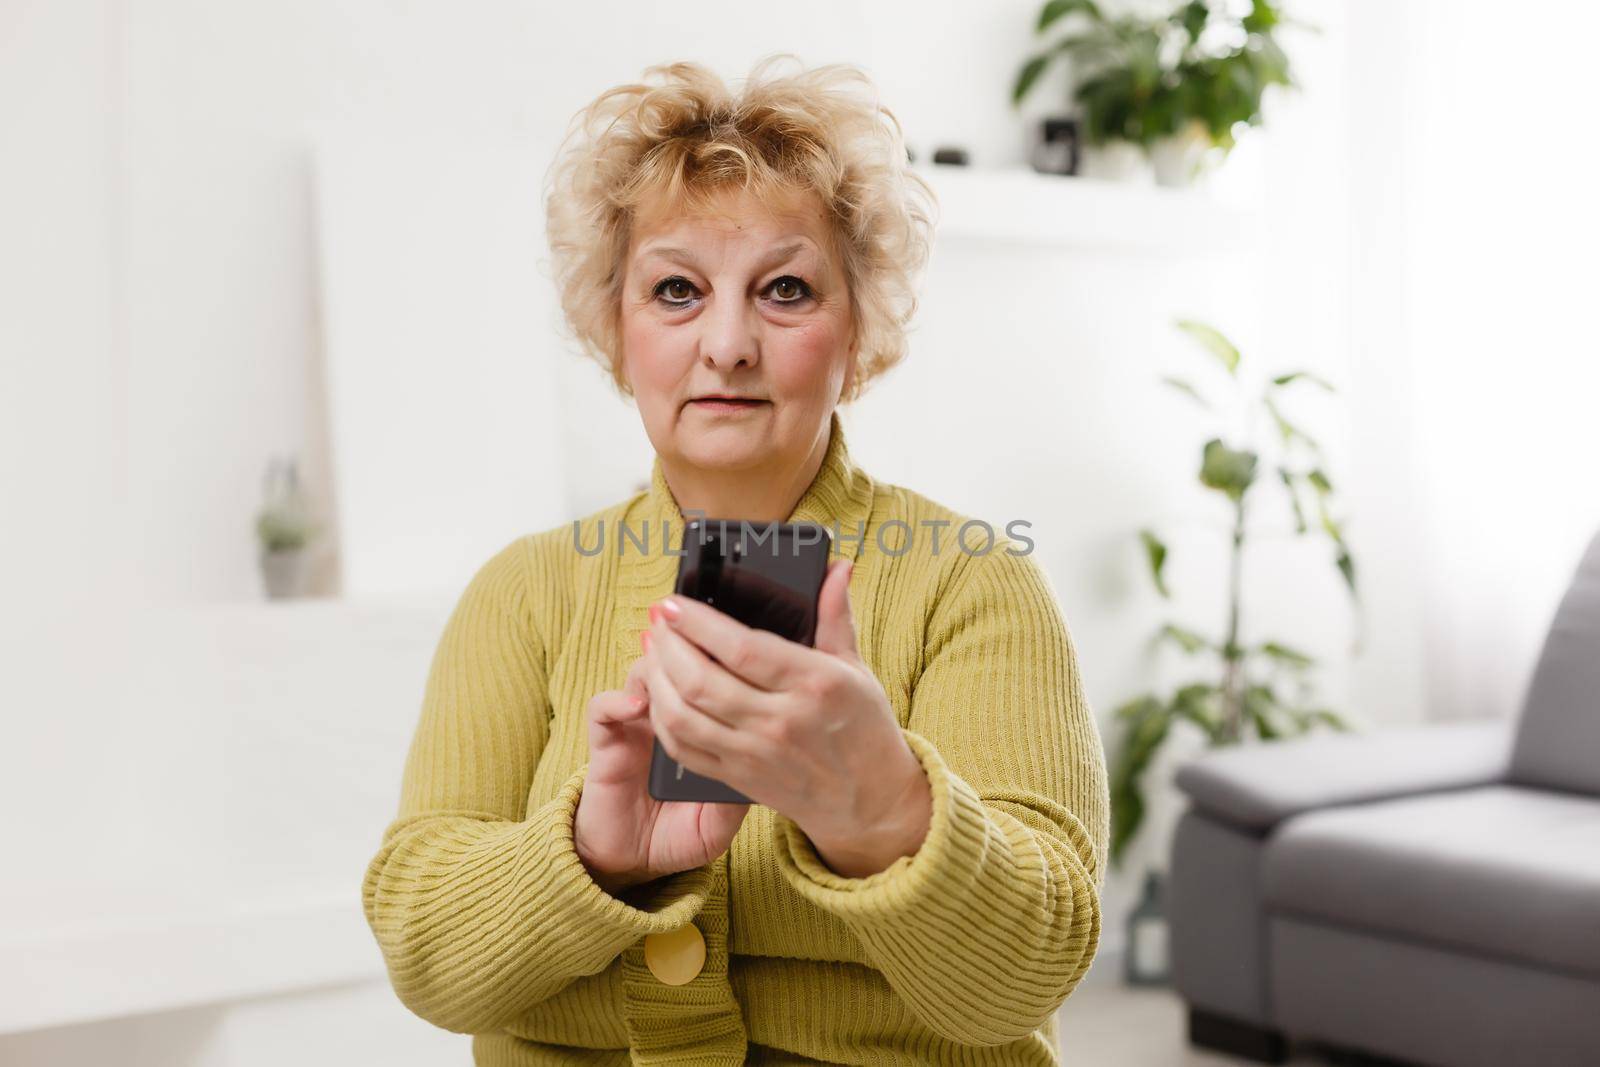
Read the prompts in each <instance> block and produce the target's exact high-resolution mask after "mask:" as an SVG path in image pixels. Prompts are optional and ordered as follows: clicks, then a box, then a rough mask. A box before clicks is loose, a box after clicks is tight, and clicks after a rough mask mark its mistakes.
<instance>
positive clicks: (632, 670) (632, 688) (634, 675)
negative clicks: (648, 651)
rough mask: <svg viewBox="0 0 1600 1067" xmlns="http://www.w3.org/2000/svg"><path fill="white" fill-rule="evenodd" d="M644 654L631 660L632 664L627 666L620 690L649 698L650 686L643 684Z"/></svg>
mask: <svg viewBox="0 0 1600 1067" xmlns="http://www.w3.org/2000/svg"><path fill="white" fill-rule="evenodd" d="M644 676H645V671H644V656H642V655H641V656H640V657H639V658H638V659H636V660H634V661H633V666H631V667H629V668H628V677H627V679H626V680H625V681H624V682H623V683H622V691H623V692H624V693H628V694H630V695H632V696H638V697H643V698H644V699H645V700H647V701H648V700H649V699H650V687H649V686H647V685H645V684H644Z"/></svg>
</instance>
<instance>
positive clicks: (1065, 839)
mask: <svg viewBox="0 0 1600 1067" xmlns="http://www.w3.org/2000/svg"><path fill="white" fill-rule="evenodd" d="M830 433H831V437H830V440H829V445H828V450H827V454H826V457H825V459H824V462H823V464H822V467H821V470H820V471H819V473H818V474H817V476H816V478H815V480H814V481H813V482H812V484H811V485H810V487H809V488H808V489H807V490H806V492H805V494H804V496H803V497H802V499H801V500H800V502H799V504H798V506H797V507H796V509H795V511H794V514H793V515H792V516H791V521H801V520H812V521H816V522H821V523H823V524H824V525H827V526H829V527H831V528H836V529H837V530H838V531H839V533H840V537H839V538H838V539H837V540H836V541H835V545H834V548H835V551H836V552H838V553H842V554H844V555H848V556H851V557H852V558H854V559H855V561H856V562H855V568H854V572H853V575H852V578H851V584H850V596H851V601H852V604H853V608H854V613H855V620H856V629H857V633H858V636H859V641H860V649H861V655H862V658H863V659H864V660H865V661H866V663H867V664H868V665H869V666H870V667H871V668H872V671H873V673H874V674H875V675H876V676H877V677H878V679H879V680H880V681H881V682H882V684H883V688H884V690H885V691H886V692H887V693H888V696H889V702H890V704H891V705H892V706H893V708H894V711H895V714H896V716H897V717H898V718H899V721H900V724H901V727H902V729H903V730H904V733H905V737H906V740H907V742H908V743H909V744H910V746H911V748H912V750H913V751H914V752H915V754H916V755H917V757H918V758H919V759H920V760H921V762H922V766H923V768H924V769H925V770H926V771H927V773H928V778H929V781H930V783H931V785H932V794H933V815H932V823H931V826H930V828H929V831H928V834H927V837H926V839H925V840H924V842H923V844H922V846H921V848H920V849H919V850H918V851H917V853H916V854H915V855H912V856H903V857H901V858H900V859H898V860H896V861H895V862H894V863H893V864H891V865H890V866H889V867H888V868H887V869H886V870H884V871H881V872H879V873H877V874H874V875H872V876H870V877H867V878H860V879H852V878H843V877H840V876H838V875H835V874H834V873H833V872H831V871H830V870H829V869H828V868H827V866H826V865H824V864H823V863H822V862H821V860H820V859H819V857H818V855H817V853H816V851H815V850H814V849H813V847H812V846H811V843H810V842H809V841H808V840H807V839H806V837H805V835H804V834H803V833H801V831H800V830H799V828H798V827H797V826H796V825H795V824H794V823H793V822H791V821H790V820H789V819H787V818H786V817H784V816H781V815H778V814H777V813H775V812H774V811H772V810H771V809H770V808H767V807H764V806H762V805H759V804H757V805H753V806H752V807H751V809H750V812H749V814H748V815H747V816H746V818H745V821H744V824H743V825H742V826H741V828H740V830H739V833H738V835H737V836H736V837H735V838H734V841H733V844H732V846H731V848H730V849H729V850H728V851H727V852H725V853H723V855H722V856H720V857H718V858H717V859H716V860H714V861H712V862H711V863H709V864H706V865H705V866H702V867H699V868H696V869H694V870H689V871H683V872H679V873H677V874H674V875H671V876H668V877H665V878H662V879H658V880H657V881H655V882H652V883H647V884H646V885H645V886H643V887H635V888H634V889H630V890H628V891H625V892H624V893H623V894H622V896H621V897H620V898H619V897H614V896H611V895H609V894H608V893H606V892H605V891H604V890H603V889H601V888H600V887H599V886H598V885H597V884H596V883H595V882H594V881H593V879H592V878H591V877H590V876H589V874H588V872H587V870H586V869H585V868H584V866H583V865H582V863H580V862H579V860H578V857H577V855H576V854H575V853H574V851H573V844H572V834H573V830H572V826H573V813H574V811H575V810H576V808H577V802H578V796H579V793H580V791H581V790H582V788H583V781H584V771H585V769H586V767H587V763H586V760H587V757H588V750H587V745H588V740H587V736H588V735H587V729H586V718H585V715H586V708H587V704H588V701H589V698H590V697H591V696H593V695H594V694H595V693H596V692H599V691H601V690H604V689H613V688H618V687H620V686H621V685H622V682H623V680H624V678H625V676H626V674H627V671H628V668H629V666H630V665H631V664H632V662H633V660H634V659H635V657H636V656H637V655H638V652H639V634H640V632H641V631H643V630H644V629H645V628H646V627H647V625H648V621H649V620H648V615H647V613H648V608H649V605H650V603H651V602H652V601H654V600H656V599H658V598H660V597H662V596H665V595H667V594H668V593H670V592H671V591H672V588H673V582H674V576H675V574H676V570H677V557H676V556H675V555H674V554H672V553H670V552H663V551H662V550H661V541H660V537H661V535H662V532H663V530H664V529H665V530H667V531H670V536H671V538H672V540H671V542H670V543H671V545H672V546H673V547H676V546H677V545H678V544H680V543H681V542H680V538H681V533H682V522H683V516H682V513H681V512H680V510H679V508H678V506H677V504H676V502H675V501H674V499H673V497H672V494H671V491H670V490H669V489H668V487H667V483H666V480H665V478H664V477H663V476H662V472H661V465H660V462H659V460H658V461H657V463H656V465H655V470H654V473H653V477H652V483H651V486H650V488H649V489H648V490H647V491H645V492H641V493H639V494H637V495H635V496H634V497H632V498H631V499H629V500H627V501H624V502H622V503H620V504H617V505H615V506H613V507H610V508H607V509H605V510H603V511H600V512H597V513H595V514H593V515H590V516H588V517H587V518H585V519H583V520H581V521H580V523H579V524H577V528H576V529H575V527H574V526H563V527H560V528H557V529H553V530H547V531H544V532H541V533H537V534H531V535H527V536H524V537H521V538H519V539H517V540H516V541H514V542H512V543H511V544H509V545H507V546H506V547H505V548H504V549H502V550H501V551H500V552H498V553H497V554H496V555H495V556H494V557H493V558H492V559H490V560H488V562H486V563H485V564H484V565H483V566H482V568H481V569H480V570H479V571H478V572H477V574H476V575H475V576H474V577H473V579H472V580H471V582H470V583H469V585H468V586H467V588H466V590H465V592H464V593H463V594H462V596H461V598H460V601H459V603H458V604H457V606H456V608H455V610H454V612H453V613H452V614H451V616H450V618H449V621H448V622H447V623H446V625H445V629H444V633H443V635H442V637H441V639H440V642H439V645H438V649H437V651H436V653H435V654H434V658H433V661H432V665H431V668H430V672H429V676H428V682H427V686H426V690H425V693H424V695H423V700H422V707H421V715H420V721H419V722H418V725H417V730H416V735H415V738H414V740H413V742H412V746H411V751H410V754H409V756H408V758H407V761H406V764H405V768H404V775H403V782H402V786H401V800H400V810H399V814H398V817H397V818H396V819H395V820H394V821H393V822H392V823H391V824H390V825H389V826H388V828H387V829H386V831H385V832H384V834H383V838H382V844H381V847H380V848H379V849H378V851H377V854H376V855H375V856H373V857H372V859H371V861H370V863H369V865H368V866H367V868H366V872H365V879H364V882H363V886H362V896H363V904H364V907H365V911H366V916H367V920H368V923H369V924H370V926H371V929H372V931H373V934H374V935H375V936H376V938H377V941H378V945H379V946H380V948H381V950H382V953H383V956H384V959H385V961H386V963H387V966H388V973H389V976H390V980H391V982H392V983H393V986H394V989H395V991H396V993H397V994H398V995H399V997H400V999H401V1000H402V1001H403V1002H404V1003H405V1004H406V1005H407V1006H408V1007H409V1008H410V1009H411V1010H412V1011H414V1012H415V1013H416V1014H417V1015H419V1016H421V1017H422V1018H424V1019H426V1020H428V1021H429V1022H432V1023H434V1024H435V1025H437V1026H440V1027H444V1028H446V1029H449V1030H454V1031H458V1032H461V1033H471V1034H473V1035H476V1036H475V1037H474V1038H473V1041H472V1048H473V1055H474V1057H475V1060H476V1062H477V1063H478V1064H493V1065H501V1064H503V1065H512V1064H554V1063H586V1064H627V1063H630V1062H631V1063H635V1064H664V1063H682V1064H708V1065H709V1064H739V1063H745V1062H749V1063H809V1062H813V1061H817V1060H821V1061H824V1062H829V1063H863V1064H865V1063H962V1064H987V1063H993V1064H1010V1065H1016V1064H1054V1063H1057V1062H1059V1057H1058V1054H1057V1035H1056V1022H1055V1015H1056V1009H1057V1007H1058V1006H1059V1005H1060V1004H1061V1002H1062V1001H1063V1000H1064V999H1065V998H1066V996H1067V995H1068V994H1069V993H1070V992H1071V991H1072V989H1073V987H1074V986H1075V985H1076V984H1077V983H1078V981H1079V980H1080V979H1081V978H1082V977H1083V975H1084V972H1085V971H1086V970H1087V969H1088V967H1089V963H1090V960H1091V959H1092V958H1093V956H1094V952H1095V947H1096V945H1097V943H1098V941H1099V933H1100V905H1099V888H1100V884H1101V881H1102V872H1103V870H1104V864H1105V853H1106V822H1107V808H1108V803H1107V796H1106V776H1105V765H1104V759H1103V756H1102V751H1101V745H1100V738H1099V734H1098V732H1097V729H1096V726H1095V722H1094V719H1093V718H1092V717H1091V714H1090V709H1089V706H1088V704H1087V702H1086V701H1085V699H1084V692H1083V684H1082V679H1081V676H1080V673H1079V669H1078V663H1077V659H1076V655H1075V652H1074V646H1073V643H1072V640H1071V637H1070V636H1069V634H1068V630H1067V626H1066V624H1065V623H1064V621H1063V619H1062V616H1061V612H1060V609H1059V607H1058V604H1057V601H1056V598H1055V595H1054V593H1053V592H1052V590H1051V587H1050V585H1049V582H1048V581H1047V579H1046V578H1045V576H1044V573H1043V572H1042V571H1041V570H1040V569H1039V566H1038V565H1037V563H1036V562H1035V561H1034V559H1033V557H1032V556H1031V555H1029V554H1026V553H1025V552H1023V551H1022V550H1023V549H1024V548H1025V547H1026V546H1025V545H1023V544H1022V543H1020V542H1014V541H1008V540H1006V539H1005V538H1004V537H1003V536H998V537H997V540H996V542H995V544H994V547H993V548H992V549H990V550H989V551H987V552H983V551H982V549H983V548H984V547H985V545H986V538H985V537H984V535H983V531H982V528H981V527H972V528H970V529H969V530H968V531H967V533H966V538H965V543H966V545H967V549H966V550H963V549H961V548H958V547H956V546H955V544H954V538H955V536H956V534H957V533H958V531H959V528H960V527H961V525H962V524H963V522H964V521H966V517H965V516H962V515H959V514H957V513H955V512H952V511H950V510H949V509H947V508H944V507H941V506H939V505H938V504H936V503H933V502H932V501H930V500H928V499H926V498H925V497H922V496H920V495H918V494H916V493H914V492H911V491H909V490H906V489H903V488H900V487H898V486H893V485H887V484H884V483H881V482H876V481H874V480H873V479H872V478H870V477H869V476H868V475H867V474H866V473H865V472H863V471H862V470H860V469H859V468H857V467H856V466H855V465H854V464H853V463H852V462H851V459H850V456H849V452H848V450H847V448H846V446H845V440H844V432H843V429H842V427H841V425H840V422H839V417H838V415H837V414H835V415H834V416H833V420H832V427H831V431H830ZM713 517H716V516H713ZM896 520H898V521H896ZM941 521H943V522H947V523H948V524H949V525H946V526H939V525H937V524H938V523H940V522H941ZM619 522H625V523H626V524H627V526H628V528H629V530H631V531H632V533H633V534H634V535H635V537H634V539H629V538H622V539H621V540H620V541H619V539H618V537H617V534H618V533H619V530H618V527H617V524H618V523H619ZM863 523H864V524H865V527H864V530H865V536H864V537H859V538H858V537H856V536H855V535H856V534H857V533H859V532H861V531H862V530H863V526H862V524H863ZM602 527H603V529H604V533H603V536H604V541H603V550H602V551H599V552H595V551H594V549H595V547H596V545H597V543H600V542H598V541H597V538H599V537H601V536H602V534H601V529H602ZM645 531H648V534H647V535H646V534H645ZM880 531H882V532H881V533H880ZM935 532H937V533H939V535H940V536H939V550H938V551H937V552H935V551H934V550H933V535H934V533H935ZM996 532H997V534H1001V533H1002V531H996ZM642 536H648V538H649V539H650V540H649V544H648V546H642V545H641V541H640V539H641V538H642ZM579 545H581V546H583V547H582V550H580V548H579V547H578V546H579ZM619 546H620V550H619ZM646 547H647V549H648V551H645V550H644V549H645V548H646ZM689 922H692V923H694V924H695V925H696V926H697V927H699V929H700V932H701V934H702V935H703V937H704V940H705V943H706V959H705V965H704V968H703V969H702V971H701V972H700V974H699V975H698V976H697V977H695V978H694V979H693V980H691V981H689V982H688V983H686V984H684V985H678V986H671V985H666V984H663V983H662V982H661V981H659V980H658V979H657V978H656V977H655V976H654V975H653V974H652V973H651V971H650V970H649V969H648V968H647V967H646V965H645V963H644V956H643V940H644V938H645V936H646V935H647V934H650V933H653V932H659V931H667V930H672V929H675V928H677V927H679V926H681V925H682V924H684V923H689Z"/></svg>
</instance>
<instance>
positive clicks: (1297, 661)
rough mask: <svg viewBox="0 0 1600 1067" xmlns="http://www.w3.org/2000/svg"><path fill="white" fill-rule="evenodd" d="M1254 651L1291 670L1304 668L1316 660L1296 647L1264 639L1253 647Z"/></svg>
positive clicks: (1312, 664) (1313, 664)
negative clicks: (1264, 640)
mask: <svg viewBox="0 0 1600 1067" xmlns="http://www.w3.org/2000/svg"><path fill="white" fill-rule="evenodd" d="M1254 651H1256V652H1258V653H1260V654H1261V655H1263V656H1267V657H1269V658H1271V659H1273V660H1275V661H1276V662H1278V663H1281V664H1283V665H1284V666H1286V667H1288V668H1290V669H1292V670H1297V671H1301V670H1306V669H1307V668H1310V667H1313V666H1315V665H1316V662H1317V661H1316V660H1315V659H1314V658H1312V657H1311V656H1308V655H1306V654H1305V653H1304V652H1301V651H1300V650H1298V649H1294V648H1290V647H1288V646H1287V645H1280V644H1278V642H1276V641H1266V642H1263V643H1262V644H1259V645H1257V646H1256V647H1255V649H1254Z"/></svg>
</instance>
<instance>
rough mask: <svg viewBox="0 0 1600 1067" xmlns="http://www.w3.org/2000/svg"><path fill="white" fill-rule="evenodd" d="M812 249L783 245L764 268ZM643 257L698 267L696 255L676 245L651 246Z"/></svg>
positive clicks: (805, 245) (798, 244)
mask: <svg viewBox="0 0 1600 1067" xmlns="http://www.w3.org/2000/svg"><path fill="white" fill-rule="evenodd" d="M810 247H811V245H810V244H809V243H808V242H805V241H794V242H791V243H789V244H786V245H781V246H779V247H778V248H775V249H773V250H772V252H771V253H770V254H769V255H768V256H767V258H766V259H765V260H763V261H762V265H763V268H765V267H770V266H772V265H773V264H775V263H782V262H783V261H784V260H786V259H788V258H789V257H791V256H793V255H795V254H796V253H798V252H804V251H805V250H806V249H808V248H810ZM641 255H642V256H659V257H661V258H662V259H669V260H672V261H673V262H675V263H684V264H688V265H689V266H695V265H696V260H695V255H694V253H693V252H691V251H689V250H688V249H687V248H678V247H677V246H675V245H651V246H648V247H646V248H645V249H644V251H643V252H642V253H641Z"/></svg>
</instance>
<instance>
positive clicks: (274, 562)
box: [261, 548, 310, 600]
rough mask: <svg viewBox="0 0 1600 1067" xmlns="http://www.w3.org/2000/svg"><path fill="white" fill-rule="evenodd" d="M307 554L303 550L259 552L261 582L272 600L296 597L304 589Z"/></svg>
mask: <svg viewBox="0 0 1600 1067" xmlns="http://www.w3.org/2000/svg"><path fill="white" fill-rule="evenodd" d="M309 555H310V554H309V553H308V552H306V550H305V549H303V548H264V549H262V550H261V582H262V585H264V586H265V587H266V590H267V596H268V598H269V599H272V600H288V599H291V598H293V597H297V596H299V595H300V593H301V592H302V591H303V590H304V589H305V585H306V574H307V571H308V570H309V562H310V560H309Z"/></svg>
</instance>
